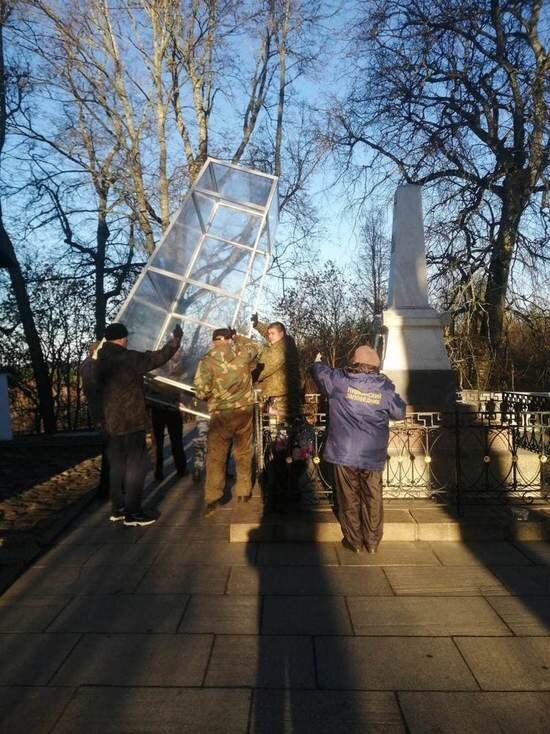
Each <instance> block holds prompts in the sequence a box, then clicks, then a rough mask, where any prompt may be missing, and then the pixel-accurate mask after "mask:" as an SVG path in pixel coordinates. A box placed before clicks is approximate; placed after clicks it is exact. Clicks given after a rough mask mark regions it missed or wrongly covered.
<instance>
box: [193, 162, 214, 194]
mask: <svg viewBox="0 0 550 734" xmlns="http://www.w3.org/2000/svg"><path fill="white" fill-rule="evenodd" d="M212 171H213V168H212V163H209V164H208V165H207V166H206V169H205V171H204V173H203V174H202V175H201V176H199V178H198V179H197V181H196V183H195V186H196V187H197V188H198V189H208V190H209V191H216V192H217V191H218V187H217V185H216V182H215V181H214V179H213V177H212Z"/></svg>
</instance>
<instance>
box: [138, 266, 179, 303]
mask: <svg viewBox="0 0 550 734" xmlns="http://www.w3.org/2000/svg"><path fill="white" fill-rule="evenodd" d="M182 287H183V283H182V281H181V280H176V279H175V278H169V277H168V276H166V275H161V274H160V273H155V272H152V271H149V272H148V273H147V274H146V276H145V277H144V278H143V280H142V281H141V283H140V284H139V286H138V287H137V290H136V292H135V294H134V296H135V297H136V298H140V299H141V300H143V301H148V302H149V303H152V304H153V305H155V306H160V307H161V308H164V309H166V310H167V311H171V310H172V304H173V303H174V301H175V300H176V298H177V297H178V293H179V291H180V290H181V288H182Z"/></svg>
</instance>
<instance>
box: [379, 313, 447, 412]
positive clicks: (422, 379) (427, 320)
mask: <svg viewBox="0 0 550 734" xmlns="http://www.w3.org/2000/svg"><path fill="white" fill-rule="evenodd" d="M383 323H384V326H385V327H386V330H387V331H386V354H385V356H384V374H386V375H387V376H388V377H389V378H390V380H392V382H393V383H394V384H395V387H396V389H397V392H398V393H399V394H400V395H401V397H402V398H403V400H405V402H406V403H407V412H408V413H416V412H434V411H448V410H453V409H454V404H455V399H456V376H455V373H454V371H453V370H452V369H451V365H450V363H449V358H448V356H447V352H446V350H445V346H444V344H443V322H442V318H441V316H440V315H439V314H438V313H437V311H435V310H434V309H433V308H430V307H426V308H400V309H394V308H390V309H387V310H386V311H384V313H383Z"/></svg>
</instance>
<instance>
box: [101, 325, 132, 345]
mask: <svg viewBox="0 0 550 734" xmlns="http://www.w3.org/2000/svg"><path fill="white" fill-rule="evenodd" d="M127 336H128V329H127V328H126V327H125V326H124V324H116V323H115V324H109V326H108V327H107V328H106V329H105V341H108V342H114V341H116V340H117V339H125V338H126V337H127Z"/></svg>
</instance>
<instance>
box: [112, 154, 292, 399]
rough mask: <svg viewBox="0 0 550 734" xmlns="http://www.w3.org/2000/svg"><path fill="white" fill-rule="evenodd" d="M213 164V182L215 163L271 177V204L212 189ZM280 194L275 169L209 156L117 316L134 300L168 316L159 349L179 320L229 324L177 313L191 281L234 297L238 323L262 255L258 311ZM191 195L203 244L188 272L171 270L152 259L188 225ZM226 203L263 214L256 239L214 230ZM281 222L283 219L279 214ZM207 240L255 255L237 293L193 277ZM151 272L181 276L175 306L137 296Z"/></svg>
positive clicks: (121, 317)
mask: <svg viewBox="0 0 550 734" xmlns="http://www.w3.org/2000/svg"><path fill="white" fill-rule="evenodd" d="M209 166H211V169H210V172H209V173H210V175H211V177H212V181H213V182H214V184H216V176H215V166H222V167H224V168H227V169H229V170H233V171H237V172H243V173H245V174H248V175H252V176H257V177H261V178H264V179H268V180H269V181H270V182H271V189H270V191H269V194H268V197H267V201H266V204H265V206H261V205H259V204H254V203H252V202H246V203H243V202H242V201H240V200H239V199H238V198H237V197H235V196H228V195H225V194H221V193H220V192H218V191H212V190H211V189H210V188H207V187H205V186H204V185H203V184H202V183H201V182H202V181H204V182H206V174H207V172H208V168H209ZM195 194H201V195H202V196H204V197H207V198H208V199H210V201H211V202H212V203H213V206H212V210H211V212H210V215H209V218H208V221H207V222H205V221H204V220H203V216H202V214H201V212H200V207H199V204H198V203H197V201H196V198H195ZM274 197H275V202H274ZM277 197H278V192H277V177H275V176H271V175H270V174H267V173H263V172H261V171H255V170H253V169H250V168H247V167H245V166H237V165H235V164H232V163H228V162H227V161H222V160H219V159H216V158H208V159H207V160H206V162H205V163H204V165H203V166H202V168H201V170H200V172H199V175H198V176H197V179H196V182H195V184H194V185H193V186H192V187H191V188H190V189H189V191H188V192H187V194H186V196H185V198H184V200H183V202H182V205H181V207H180V209H179V210H178V212H177V213H176V215H175V216H174V217H173V218H172V221H171V222H170V225H169V227H168V228H167V230H166V232H165V233H164V235H163V237H162V238H161V240H160V242H159V244H158V245H157V247H156V248H155V251H154V252H153V253H152V255H151V257H150V258H149V261H148V262H147V264H146V265H145V267H144V268H143V270H142V272H141V273H140V275H139V277H138V278H137V280H136V282H135V284H134V286H133V287H132V289H131V291H130V293H129V295H128V298H127V299H126V301H125V303H124V304H123V306H122V307H121V309H120V311H119V312H118V315H117V321H124V314H125V313H126V312H127V310H128V308H129V306H130V305H131V304H132V303H134V302H137V303H142V304H143V305H144V306H147V308H150V309H152V310H153V311H158V312H162V313H164V314H165V318H164V321H163V324H162V328H161V329H160V331H159V333H158V334H157V337H156V340H155V343H154V344H152V345H151V348H158V347H159V346H160V345H161V344H162V343H163V341H164V340H165V336H166V331H167V329H168V328H169V325H170V323H171V322H172V320H173V319H176V320H179V321H180V322H181V323H182V325H183V324H184V323H190V324H196V325H198V326H205V327H206V328H208V329H215V328H218V327H220V326H227V325H228V324H227V323H223V324H221V323H212V322H211V321H207V320H203V319H198V318H196V317H194V316H191V315H189V316H188V315H186V314H184V313H181V312H177V311H176V310H175V309H176V305H177V303H178V302H179V300H180V298H181V296H182V294H183V292H184V290H185V288H186V287H187V286H188V285H191V286H195V287H197V288H200V289H203V290H204V291H206V292H211V293H216V294H218V295H219V296H221V297H223V298H227V299H230V300H231V301H234V302H235V308H234V310H233V315H232V318H231V320H230V322H229V325H230V326H234V325H235V324H236V322H237V319H238V316H239V312H240V310H241V307H242V305H243V298H244V296H245V291H246V288H247V286H248V285H249V284H250V278H251V273H252V269H253V267H254V262H255V258H256V257H257V256H261V257H263V258H264V264H263V269H262V272H261V274H260V275H259V278H258V285H257V289H256V293H255V297H254V303H253V304H252V311H255V310H257V304H258V299H259V296H260V294H261V291H262V288H263V281H264V278H265V274H266V272H267V270H268V267H269V258H270V256H271V248H272V245H273V238H274V234H275V233H274V232H272V231H271V230H270V226H269V225H270V222H269V220H268V213H269V211H270V208H271V207H272V206H276V207H277V215H278V198H277ZM190 200H191V201H192V202H193V206H194V210H195V212H196V215H197V217H198V221H199V225H200V230H201V235H200V237H199V239H198V241H197V243H196V244H195V247H194V249H193V251H192V253H191V256H190V258H189V261H188V262H187V264H186V265H185V268H184V272H179V273H177V272H174V271H169V270H165V269H163V268H160V267H158V266H155V265H152V264H151V263H152V262H153V259H154V258H155V257H156V255H157V253H158V252H159V250H160V249H161V248H162V247H163V246H164V243H165V242H166V241H167V240H168V238H169V237H170V236H171V234H172V230H173V228H174V227H175V225H176V223H180V224H185V222H184V221H180V218H181V216H182V213H183V211H184V210H185V207H186V206H187V205H188V202H189V201H190ZM221 207H224V208H226V209H230V210H234V211H239V212H243V213H244V214H246V215H249V216H253V217H257V218H258V228H257V231H256V233H255V236H254V241H253V243H252V242H251V243H241V242H236V241H235V240H231V239H230V238H229V237H225V236H223V234H222V235H220V234H219V233H218V234H210V233H209V230H210V228H211V226H212V223H213V222H214V220H215V217H216V214H217V213H218V211H219V210H220V208H221ZM275 221H277V219H276V220H275ZM264 234H265V235H266V248H260V246H259V245H260V240H261V239H262V237H263V236H264ZM207 239H210V240H217V241H219V242H222V243H227V244H228V245H230V246H231V247H236V248H238V249H240V250H242V251H243V252H249V253H250V256H249V258H248V264H247V266H246V271H245V272H244V274H243V279H242V284H241V287H240V290H239V291H238V292H237V293H235V292H230V291H228V290H226V289H224V288H222V287H221V286H216V285H213V284H210V283H202V282H200V281H198V280H195V279H194V278H191V273H192V272H193V268H194V266H195V263H196V261H197V258H198V257H199V255H200V253H201V250H202V247H203V245H204V243H205V241H206V240H207ZM149 272H151V273H158V274H159V275H162V276H165V277H169V278H172V279H174V280H176V281H179V283H180V285H179V287H178V288H177V291H176V295H175V298H174V299H173V300H172V301H171V303H170V306H169V308H164V307H163V306H159V305H155V304H154V303H151V302H150V301H147V300H145V299H142V298H140V297H136V292H137V291H138V289H139V287H140V285H141V283H142V282H143V280H144V279H145V278H146V277H147V274H148V273H149ZM249 333H250V332H249ZM184 348H185V345H184ZM156 379H157V380H160V381H162V382H166V383H168V384H170V385H174V386H179V387H181V388H182V389H185V390H190V389H191V385H189V384H187V383H184V382H182V383H179V382H178V381H177V380H174V379H170V378H166V377H163V376H161V375H158V376H156Z"/></svg>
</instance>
